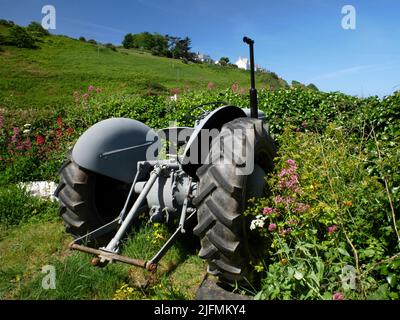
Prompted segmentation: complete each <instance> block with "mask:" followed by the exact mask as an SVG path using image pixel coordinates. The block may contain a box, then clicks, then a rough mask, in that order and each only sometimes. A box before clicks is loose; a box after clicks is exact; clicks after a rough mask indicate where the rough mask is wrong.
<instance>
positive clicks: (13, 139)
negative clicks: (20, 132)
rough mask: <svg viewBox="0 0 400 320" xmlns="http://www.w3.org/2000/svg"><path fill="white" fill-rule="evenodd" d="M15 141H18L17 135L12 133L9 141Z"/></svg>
mask: <svg viewBox="0 0 400 320" xmlns="http://www.w3.org/2000/svg"><path fill="white" fill-rule="evenodd" d="M17 141H18V138H17V135H16V134H14V135H13V136H12V137H11V139H10V142H11V143H16V142H17Z"/></svg>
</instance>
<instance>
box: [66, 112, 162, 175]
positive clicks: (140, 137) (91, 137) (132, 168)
mask: <svg viewBox="0 0 400 320" xmlns="http://www.w3.org/2000/svg"><path fill="white" fill-rule="evenodd" d="M159 146H160V141H159V138H158V136H157V134H156V132H154V131H153V130H152V129H151V128H149V127H148V126H146V125H145V124H144V123H142V122H140V121H137V120H132V119H127V118H110V119H107V120H103V121H100V122H98V123H96V124H95V125H93V126H92V127H90V128H89V129H88V130H86V131H85V132H84V133H83V134H82V136H80V138H79V139H78V141H77V142H76V144H75V146H74V148H73V150H72V159H73V160H74V161H75V162H76V163H77V164H78V165H79V166H80V167H82V168H84V169H87V170H90V171H93V172H96V173H99V174H102V175H105V176H107V177H110V178H113V179H116V180H120V181H123V182H127V183H131V182H133V179H134V177H135V175H136V171H137V162H138V161H144V160H155V159H157V150H159ZM149 148H150V149H149ZM148 150H155V152H153V153H154V154H148V153H149V152H147V151H148Z"/></svg>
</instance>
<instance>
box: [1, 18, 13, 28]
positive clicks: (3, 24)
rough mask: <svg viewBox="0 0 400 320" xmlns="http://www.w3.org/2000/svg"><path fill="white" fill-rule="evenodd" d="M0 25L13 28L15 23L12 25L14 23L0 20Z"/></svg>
mask: <svg viewBox="0 0 400 320" xmlns="http://www.w3.org/2000/svg"><path fill="white" fill-rule="evenodd" d="M0 25H2V26H6V27H13V26H14V25H15V23H14V21H11V20H5V19H0Z"/></svg>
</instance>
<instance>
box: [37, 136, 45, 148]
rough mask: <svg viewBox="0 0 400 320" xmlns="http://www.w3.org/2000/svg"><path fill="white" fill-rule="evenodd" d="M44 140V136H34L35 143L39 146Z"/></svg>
mask: <svg viewBox="0 0 400 320" xmlns="http://www.w3.org/2000/svg"><path fill="white" fill-rule="evenodd" d="M44 142H45V138H44V137H43V136H36V144H37V145H38V146H41V145H42V144H44Z"/></svg>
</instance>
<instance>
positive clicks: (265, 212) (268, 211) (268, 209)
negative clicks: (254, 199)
mask: <svg viewBox="0 0 400 320" xmlns="http://www.w3.org/2000/svg"><path fill="white" fill-rule="evenodd" d="M273 212H275V210H274V209H272V208H264V209H263V214H264V215H266V216H267V215H269V214H271V213H273Z"/></svg>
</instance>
